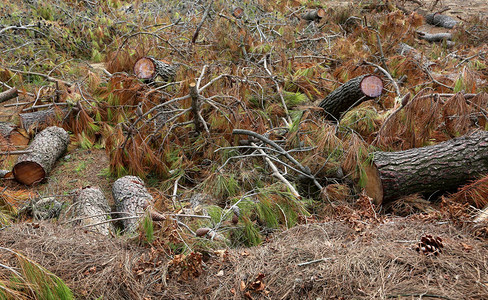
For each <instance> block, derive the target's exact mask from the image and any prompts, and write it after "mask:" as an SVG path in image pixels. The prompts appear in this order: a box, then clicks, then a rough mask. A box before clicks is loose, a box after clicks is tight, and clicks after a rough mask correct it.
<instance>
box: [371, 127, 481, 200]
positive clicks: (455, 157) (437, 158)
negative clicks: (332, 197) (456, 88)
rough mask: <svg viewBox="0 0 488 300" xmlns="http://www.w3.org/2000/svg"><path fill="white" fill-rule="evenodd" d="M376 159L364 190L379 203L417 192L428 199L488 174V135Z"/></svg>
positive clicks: (475, 134)
mask: <svg viewBox="0 0 488 300" xmlns="http://www.w3.org/2000/svg"><path fill="white" fill-rule="evenodd" d="M373 157H374V159H373V162H372V165H371V166H370V167H369V168H367V170H366V174H367V182H366V187H365V189H366V193H367V194H368V195H369V196H370V197H372V198H373V199H374V201H375V203H376V204H381V203H382V202H386V201H390V200H394V199H396V198H398V197H400V196H403V195H409V194H414V193H421V194H424V195H426V196H427V197H429V196H431V195H432V194H433V193H436V192H442V191H447V190H454V189H456V188H457V187H458V186H460V185H463V184H465V183H466V182H467V181H469V180H471V179H475V178H477V177H479V176H480V175H485V174H487V173H488V132H486V131H479V132H476V133H474V134H472V135H465V136H461V137H458V138H455V139H452V140H449V141H446V142H442V143H439V144H437V145H434V146H427V147H422V148H414V149H409V150H404V151H397V152H375V153H374V154H373Z"/></svg>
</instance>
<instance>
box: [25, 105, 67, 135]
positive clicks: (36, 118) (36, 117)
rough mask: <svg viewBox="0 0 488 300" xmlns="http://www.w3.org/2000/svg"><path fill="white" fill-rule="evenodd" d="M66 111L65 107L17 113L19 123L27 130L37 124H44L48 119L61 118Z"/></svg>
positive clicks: (35, 126)
mask: <svg viewBox="0 0 488 300" xmlns="http://www.w3.org/2000/svg"><path fill="white" fill-rule="evenodd" d="M67 112H68V109H66V108H57V109H55V108H50V109H47V110H39V111H35V112H30V113H23V114H19V118H20V124H21V126H22V128H24V129H25V130H27V131H29V130H30V129H34V128H37V127H38V126H39V125H44V124H46V123H47V122H48V121H49V120H53V119H55V118H56V117H61V118H63V117H64V116H65V114H66V113H67Z"/></svg>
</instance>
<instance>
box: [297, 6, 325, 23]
mask: <svg viewBox="0 0 488 300" xmlns="http://www.w3.org/2000/svg"><path fill="white" fill-rule="evenodd" d="M323 17H325V9H323V8H319V9H315V10H311V11H308V12H306V13H304V14H303V15H302V19H304V20H307V21H318V20H320V19H322V18H323Z"/></svg>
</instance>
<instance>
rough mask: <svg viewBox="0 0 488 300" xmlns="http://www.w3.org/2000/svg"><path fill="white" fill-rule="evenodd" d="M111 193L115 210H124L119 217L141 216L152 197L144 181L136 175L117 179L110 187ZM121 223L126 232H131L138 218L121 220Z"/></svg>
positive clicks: (135, 226) (137, 222)
mask: <svg viewBox="0 0 488 300" xmlns="http://www.w3.org/2000/svg"><path fill="white" fill-rule="evenodd" d="M112 193H113V196H114V200H115V207H116V209H117V211H118V212H124V214H123V215H121V216H120V217H129V216H141V217H142V215H141V214H142V213H143V212H144V210H145V208H146V207H147V206H148V205H150V204H152V202H153V197H152V196H151V194H149V192H148V191H147V189H146V187H145V185H144V181H142V179H140V178H139V177H136V176H124V177H121V178H119V179H117V180H116V181H115V183H114V185H113V187H112ZM125 213H126V214H125ZM122 223H123V226H124V228H125V230H126V231H127V232H133V231H134V230H136V229H137V225H138V224H139V219H128V220H123V221H122Z"/></svg>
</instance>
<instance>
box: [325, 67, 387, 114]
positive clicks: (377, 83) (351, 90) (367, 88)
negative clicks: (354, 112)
mask: <svg viewBox="0 0 488 300" xmlns="http://www.w3.org/2000/svg"><path fill="white" fill-rule="evenodd" d="M382 92H383V81H382V80H381V78H379V77H377V76H374V75H363V76H359V77H356V78H353V79H351V80H349V81H348V82H346V83H344V84H343V85H342V86H341V87H339V88H338V89H336V90H334V91H332V92H331V93H330V94H329V95H328V96H327V97H325V99H324V100H322V102H320V104H319V107H321V108H323V109H324V110H325V112H326V115H327V116H326V117H327V118H328V119H333V120H339V119H340V118H341V116H342V114H343V113H345V112H347V111H348V110H350V109H351V108H353V107H355V106H357V105H359V104H360V103H361V102H363V101H366V100H369V99H372V98H376V97H378V96H380V95H381V93H382Z"/></svg>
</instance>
